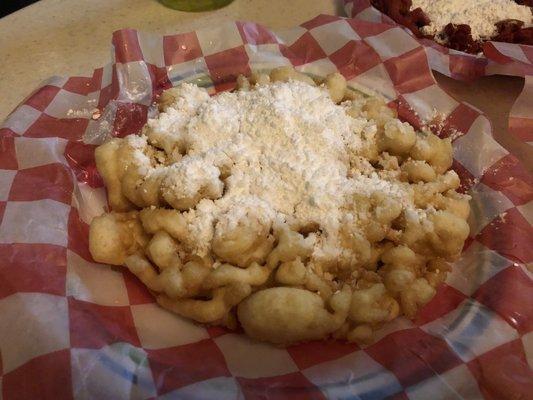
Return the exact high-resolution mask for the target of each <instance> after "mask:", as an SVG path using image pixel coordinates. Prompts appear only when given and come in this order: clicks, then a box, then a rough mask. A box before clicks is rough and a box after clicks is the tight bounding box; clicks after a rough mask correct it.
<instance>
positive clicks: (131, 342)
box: [0, 15, 533, 400]
mask: <svg viewBox="0 0 533 400" xmlns="http://www.w3.org/2000/svg"><path fill="white" fill-rule="evenodd" d="M284 64H292V65H294V66H296V67H297V68H298V69H299V70H302V71H305V72H309V73H314V74H318V75H326V74H328V73H330V72H332V71H340V72H341V73H342V74H343V75H344V76H346V78H347V79H348V81H349V82H350V84H351V85H353V86H354V87H361V88H365V87H366V88H368V90H369V91H373V92H376V93H380V94H382V95H383V96H385V97H386V98H388V99H389V100H390V104H391V106H393V107H396V108H397V109H398V110H399V113H400V115H401V117H402V118H403V119H405V120H408V121H410V122H411V123H413V124H414V125H417V126H420V125H421V124H423V123H424V122H423V121H424V120H426V119H430V118H431V117H432V116H433V115H434V114H435V110H437V111H438V112H439V114H440V115H441V116H444V121H443V123H442V124H440V125H441V127H442V129H440V130H439V132H438V134H440V135H441V136H443V137H444V136H447V135H450V134H452V133H453V135H454V137H455V140H454V148H455V162H454V168H455V170H456V171H457V172H458V173H459V175H460V176H461V179H462V190H463V191H464V192H468V193H470V194H471V195H472V197H473V200H472V217H471V220H470V222H471V226H472V234H471V237H470V239H469V240H468V242H467V244H466V246H465V250H464V254H463V256H462V258H461V259H460V260H459V261H458V262H457V264H456V265H455V268H454V271H453V273H452V274H451V276H450V278H449V279H448V281H447V283H446V284H445V285H443V286H442V287H441V288H440V290H439V291H438V294H437V295H436V297H435V298H434V299H433V300H432V301H431V302H430V303H429V304H428V305H427V306H425V307H424V309H423V310H422V311H421V312H420V314H419V315H418V317H417V319H416V320H414V321H409V320H406V319H398V320H397V321H395V322H394V323H392V324H391V325H389V326H387V327H385V328H384V329H383V330H381V331H380V332H379V333H378V338H377V341H376V342H375V343H374V344H372V345H370V346H366V347H359V346H357V345H356V344H350V343H345V342H342V341H336V342H335V341H324V342H310V343H304V344H299V345H296V346H291V347H288V348H277V347H273V346H270V345H268V344H262V343H257V342H254V341H252V340H250V339H248V338H247V337H246V336H244V335H243V334H242V333H241V332H229V331H227V330H224V329H221V328H205V327H203V326H198V325H194V324H192V323H190V322H188V321H186V320H184V319H182V318H180V317H178V316H175V315H173V314H170V313H169V312H167V311H165V310H163V309H161V308H159V307H158V306H157V305H156V304H155V303H154V300H153V298H152V297H151V295H150V294H149V293H148V292H147V290H146V289H145V288H144V287H143V285H142V284H141V283H140V282H139V281H138V280H137V279H136V278H135V277H134V276H133V275H131V274H130V273H129V272H127V271H126V270H125V269H124V268H110V267H108V266H105V265H98V264H96V263H95V262H94V260H92V258H91V256H90V254H89V251H88V246H87V241H88V226H89V223H90V221H91V219H92V218H93V217H94V216H96V215H99V214H100V213H102V212H104V210H105V208H106V197H105V196H106V195H105V189H104V187H103V185H102V181H101V179H100V177H99V175H98V172H97V171H96V168H95V164H94V148H95V146H96V145H97V144H98V143H101V142H102V141H103V140H105V138H107V137H111V136H124V135H127V134H132V133H136V132H138V131H139V128H140V127H141V126H142V125H143V124H144V122H145V120H146V118H147V115H148V114H149V113H150V112H151V108H150V105H151V104H152V101H153V99H154V96H155V95H156V94H157V93H159V92H161V90H162V89H164V88H168V87H170V86H171V85H172V84H176V83H177V82H179V81H182V80H188V81H193V82H200V83H203V84H206V82H207V85H208V86H209V87H210V88H211V90H212V92H213V93H214V92H217V91H221V90H227V89H231V88H233V87H234V84H235V83H234V82H235V77H236V75H237V74H239V73H243V74H248V73H250V71H251V70H256V69H269V68H272V67H276V66H279V65H284ZM205 77H208V78H207V80H206V78H205ZM95 107H96V108H98V109H100V110H101V117H100V118H98V119H93V118H91V117H90V114H91V113H90V112H87V111H88V110H92V109H93V108H95ZM457 131H459V132H460V133H459V134H457ZM0 169H1V171H0V259H1V260H2V262H1V263H0V323H1V327H0V353H1V354H0V355H1V363H0V393H1V394H2V396H0V397H2V398H3V399H4V400H13V399H30V398H39V399H69V398H78V399H145V398H161V399H209V398H216V399H268V400H270V399H281V398H290V399H324V398H332V399H334V398H350V399H381V398H393V399H427V398H442V399H452V398H453V399H457V398H464V399H474V398H485V399H506V398H513V399H518V398H526V397H527V396H528V395H530V394H531V393H533V380H532V375H531V365H532V363H533V360H532V357H533V333H532V331H533V309H532V308H531V306H530V305H531V300H532V297H531V296H532V295H531V293H533V292H532V289H533V280H532V275H531V273H530V272H529V271H528V269H527V268H526V264H527V263H531V262H532V261H533V249H532V246H531V239H532V233H533V230H532V227H531V220H532V218H533V207H532V205H533V195H532V190H531V187H532V177H531V175H529V174H528V173H527V172H526V171H525V170H524V168H523V167H522V165H521V164H520V163H519V161H518V160H517V158H515V157H514V156H513V155H512V154H509V153H508V152H507V151H506V150H504V149H503V148H502V147H500V146H499V145H498V143H497V142H496V141H495V140H494V139H493V138H492V135H491V126H490V123H489V121H488V120H487V118H486V117H485V116H484V115H482V114H481V113H480V112H479V111H477V110H475V109H473V108H471V107H470V106H468V105H466V104H462V103H459V102H457V101H456V100H454V99H453V98H452V97H450V96H449V95H447V94H446V93H445V92H444V91H442V90H441V89H440V88H439V87H438V86H437V84H436V82H435V80H434V78H433V76H432V75H431V70H430V67H429V64H428V60H427V58H426V53H425V51H424V48H423V47H422V46H421V45H420V44H419V43H418V42H417V41H416V40H415V39H413V38H412V37H411V36H410V35H408V34H407V33H406V32H405V31H404V30H403V29H401V28H399V27H394V26H391V25H388V24H381V23H369V22H365V21H360V20H355V19H343V18H340V17H333V16H326V15H321V16H318V17H316V18H314V19H313V20H311V21H308V22H306V23H304V24H302V25H301V26H298V27H296V28H293V29H289V30H286V31H282V32H276V33H274V32H271V31H269V30H268V29H266V28H264V27H262V26H260V25H257V24H255V23H248V22H237V23H228V24H225V25H222V26H219V27H213V28H207V29H204V30H199V31H196V32H190V33H183V34H178V35H171V36H164V37H160V36H152V35H147V34H143V33H139V32H136V31H134V30H122V31H118V32H116V33H115V34H114V36H113V60H112V63H111V64H109V65H108V66H106V67H104V68H100V69H97V70H96V71H95V72H94V74H93V76H92V77H90V78H85V77H72V78H53V79H50V80H49V81H48V82H47V83H46V84H45V85H44V86H42V87H41V88H39V89H38V90H37V91H36V92H34V93H33V94H32V95H31V96H30V97H28V98H27V99H26V100H25V101H24V103H23V104H22V105H20V106H19V107H18V108H17V109H16V110H15V111H14V112H13V113H12V114H11V115H10V116H9V117H8V119H7V120H6V121H5V123H4V124H3V125H2V128H0Z"/></svg>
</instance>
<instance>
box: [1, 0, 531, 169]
mask: <svg viewBox="0 0 533 400" xmlns="http://www.w3.org/2000/svg"><path fill="white" fill-rule="evenodd" d="M341 3H342V2H341V1H340V0H291V1H286V0H235V1H234V2H233V3H232V4H230V5H229V6H227V7H225V8H222V9H220V10H217V11H210V12H202V13H185V12H180V11H175V10H171V9H168V8H166V7H164V6H162V5H161V4H159V3H158V2H157V1H156V0H76V1H72V0H41V1H39V2H38V3H35V4H33V5H31V6H29V7H27V8H24V9H22V10H20V11H17V12H16V13H14V14H11V15H8V16H7V17H4V18H2V19H0V94H1V97H0V121H2V120H3V119H4V118H5V117H6V116H7V115H8V113H9V112H10V111H11V110H12V109H13V108H14V107H15V106H16V105H17V104H18V103H19V102H20V101H22V100H23V98H24V97H26V96H27V95H28V94H29V93H30V92H31V91H32V90H33V89H35V88H36V87H37V86H38V85H39V83H40V82H41V81H43V80H44V79H46V78H48V77H49V76H52V75H65V76H68V75H89V74H91V73H92V71H93V69H95V68H97V67H99V66H102V65H104V64H106V63H107V62H108V61H109V51H110V50H109V49H110V41H111V34H112V32H113V31H115V30H117V29H121V28H136V29H139V30H142V31H146V32H154V33H159V34H169V33H176V32H186V31H191V30H194V29H197V28H199V27H202V26H206V25H210V24H212V23H214V22H215V21H216V22H217V23H218V22H220V21H221V20H253V21H257V22H259V23H261V24H264V25H266V26H268V27H271V28H274V29H279V28H287V27H290V26H294V25H297V24H299V23H302V22H304V21H306V20H308V19H310V18H312V17H314V16H316V15H317V14H320V13H324V14H341V15H342V7H341ZM437 80H438V81H439V83H440V84H441V86H442V87H443V88H444V89H445V90H447V91H448V92H450V94H452V95H453V96H454V97H456V98H457V99H458V100H462V101H467V102H469V103H471V104H473V105H475V106H476V107H478V108H479V109H481V110H482V111H484V112H486V113H487V115H488V116H489V118H490V119H491V121H492V123H493V126H494V130H495V136H496V139H497V140H498V141H499V142H500V143H501V144H502V145H504V146H505V147H507V148H510V149H511V148H512V149H513V150H514V151H515V152H517V153H518V156H519V157H520V158H521V159H522V160H523V161H526V162H527V163H528V164H529V166H530V167H531V165H533V160H532V159H533V157H531V152H530V151H529V150H528V149H527V146H522V145H521V144H520V143H519V142H517V141H516V139H514V138H513V137H511V136H509V135H506V131H507V119H508V113H509V110H510V108H511V106H512V104H513V102H514V99H515V98H516V96H517V95H518V94H519V93H520V91H521V88H522V84H523V83H522V80H521V79H520V78H512V77H502V76H497V77H487V78H483V79H480V80H478V81H476V82H475V83H473V84H470V85H467V84H464V83H461V82H456V81H453V80H451V79H449V78H447V77H444V76H441V75H438V76H437Z"/></svg>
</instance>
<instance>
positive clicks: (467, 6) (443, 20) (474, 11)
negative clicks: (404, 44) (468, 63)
mask: <svg viewBox="0 0 533 400" xmlns="http://www.w3.org/2000/svg"><path fill="white" fill-rule="evenodd" d="M418 7H420V8H421V9H422V10H423V11H424V12H425V13H426V15H427V16H428V17H429V18H430V20H431V23H430V25H428V26H424V27H423V28H422V32H424V33H426V34H431V35H436V34H439V33H441V32H442V30H443V29H444V27H445V26H446V25H448V24H449V23H452V24H455V25H458V24H467V25H470V28H471V29H472V38H473V39H474V40H479V39H481V38H490V37H491V36H493V35H495V34H496V33H497V30H496V26H495V24H496V23H497V22H500V21H503V20H507V19H516V20H520V21H524V22H525V25H526V26H529V25H531V9H530V8H529V7H528V6H522V5H519V4H517V3H515V2H514V1H513V0H413V4H412V6H411V10H414V9H416V8H418Z"/></svg>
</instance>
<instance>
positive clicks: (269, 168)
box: [127, 81, 413, 254]
mask: <svg viewBox="0 0 533 400" xmlns="http://www.w3.org/2000/svg"><path fill="white" fill-rule="evenodd" d="M173 95H174V96H176V101H175V102H174V104H172V105H171V107H169V108H168V109H167V110H165V112H163V113H161V114H160V115H159V116H158V117H157V118H155V119H152V120H150V121H149V122H148V129H147V130H146V131H145V133H146V135H147V137H137V138H136V139H131V140H133V141H135V143H137V144H138V143H141V142H145V143H146V140H148V142H150V143H151V144H152V145H155V146H157V147H160V148H164V149H165V151H166V153H167V154H171V155H172V156H171V157H170V158H171V159H172V162H170V164H169V165H164V164H161V165H156V166H155V167H153V170H152V172H151V173H150V174H158V175H159V174H162V175H163V176H164V178H163V180H162V187H163V193H164V194H166V196H167V197H171V196H175V197H176V198H179V199H180V201H181V199H183V198H184V197H185V198H189V199H191V200H190V201H191V204H192V206H191V208H190V209H189V210H188V211H185V212H184V215H185V217H186V221H187V224H188V227H189V228H188V230H189V232H188V233H189V236H190V242H191V245H194V247H195V251H196V252H198V253H200V254H205V253H207V251H208V249H209V246H210V241H211V240H212V238H213V235H214V226H215V225H216V224H217V223H218V224H219V226H220V227H221V229H229V230H231V229H233V228H235V227H236V226H238V225H242V224H246V221H247V220H250V219H252V220H253V221H254V223H258V224H260V225H263V226H265V227H270V226H276V224H278V223H280V222H287V223H289V224H290V225H291V226H293V227H295V228H296V229H298V228H300V227H305V226H309V225H316V226H319V227H320V230H321V232H322V233H324V235H325V236H326V237H328V240H327V242H328V246H333V247H335V245H334V243H335V242H336V240H337V239H336V238H337V236H338V235H337V234H338V230H339V224H340V223H341V220H342V219H343V217H344V215H345V213H346V207H347V204H349V203H350V202H352V201H353V200H352V198H353V195H354V194H355V193H360V194H362V195H364V196H367V197H369V196H371V195H372V194H373V193H375V192H381V193H384V194H385V195H386V196H387V197H390V198H394V199H397V200H398V202H399V203H401V204H402V206H403V207H412V205H413V200H412V193H411V192H410V191H409V185H408V184H407V183H402V182H392V181H390V180H388V179H387V173H386V171H383V174H379V173H377V172H376V171H374V170H373V168H372V173H369V174H368V173H366V174H365V173H364V172H363V171H359V172H356V173H354V171H353V170H352V171H350V167H351V161H353V160H352V159H353V157H355V156H356V155H357V154H358V151H360V150H361V149H363V148H364V147H365V146H367V145H368V143H366V141H368V140H370V141H374V140H375V137H374V136H375V132H376V124H375V122H374V121H372V120H366V119H364V118H353V117H351V116H349V115H348V114H347V113H346V106H345V105H336V104H334V103H333V102H332V101H331V99H330V97H329V94H328V92H327V90H326V89H325V88H321V87H313V86H310V85H308V84H305V83H302V82H296V81H291V82H287V83H274V84H272V85H264V86H257V87H256V88H255V89H254V90H252V91H238V92H224V93H221V94H219V95H217V96H214V97H212V98H209V96H207V93H206V92H205V91H204V90H203V89H201V88H198V87H196V86H194V85H190V84H182V85H180V86H178V87H177V88H175V89H173ZM127 140H129V138H127ZM141 147H142V146H141ZM143 157H144V158H143ZM139 161H141V163H140V164H142V165H143V166H146V165H147V161H146V155H144V156H142V155H139ZM198 194H200V196H199V197H198V196H197V195H198ZM195 196H197V197H198V198H196V199H194V197H195ZM180 204H181V203H180ZM171 205H172V203H171ZM222 225H223V227H222ZM332 243H333V245H332Z"/></svg>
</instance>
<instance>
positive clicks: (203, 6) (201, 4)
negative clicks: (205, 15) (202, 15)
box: [159, 0, 233, 11]
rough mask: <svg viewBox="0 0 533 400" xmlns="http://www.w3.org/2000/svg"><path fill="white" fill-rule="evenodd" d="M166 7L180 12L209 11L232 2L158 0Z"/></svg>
mask: <svg viewBox="0 0 533 400" xmlns="http://www.w3.org/2000/svg"><path fill="white" fill-rule="evenodd" d="M159 1H160V2H161V3H162V4H164V5H165V6H167V7H170V8H173V9H175V10H180V11H209V10H216V9H217V8H221V7H224V6H227V5H228V4H229V3H231V2H232V1H233V0H159Z"/></svg>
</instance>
